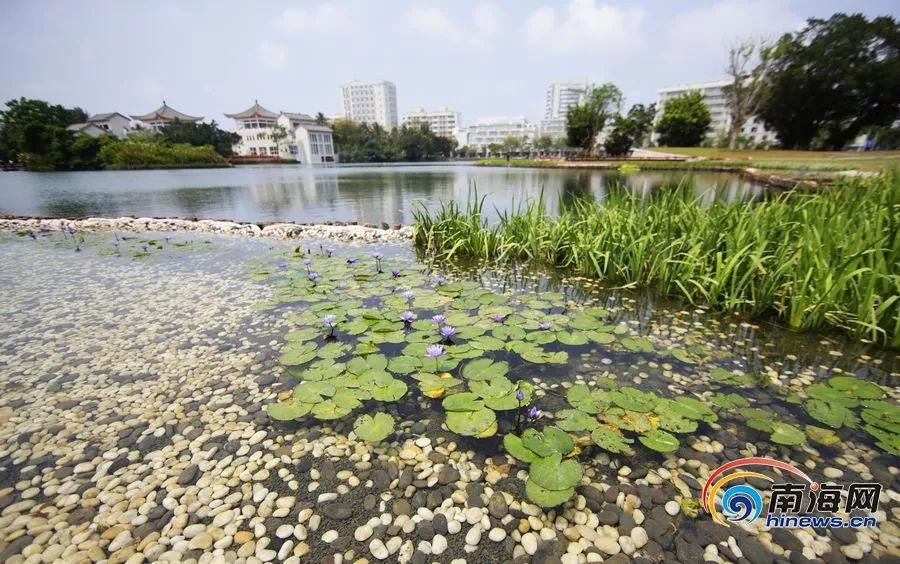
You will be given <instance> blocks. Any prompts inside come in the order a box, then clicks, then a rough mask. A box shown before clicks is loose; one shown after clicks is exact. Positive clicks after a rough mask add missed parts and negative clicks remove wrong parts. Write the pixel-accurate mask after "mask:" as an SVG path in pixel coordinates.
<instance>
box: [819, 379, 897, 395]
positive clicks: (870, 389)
mask: <svg viewBox="0 0 900 564" xmlns="http://www.w3.org/2000/svg"><path fill="white" fill-rule="evenodd" d="M828 385H829V386H831V387H832V388H834V389H836V390H839V391H841V392H844V393H845V394H847V395H849V396H852V397H854V398H860V399H878V398H880V397H881V396H883V395H884V390H882V389H881V387H880V386H879V385H878V384H874V383H872V382H866V381H865V380H860V379H859V378H853V377H852V376H835V377H834V378H829V379H828Z"/></svg>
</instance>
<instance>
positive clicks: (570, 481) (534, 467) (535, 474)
mask: <svg viewBox="0 0 900 564" xmlns="http://www.w3.org/2000/svg"><path fill="white" fill-rule="evenodd" d="M583 473H584V471H583V470H582V469H581V465H580V464H578V462H576V461H575V460H572V459H571V458H567V459H565V460H563V459H562V456H561V455H560V454H559V453H553V454H551V455H550V456H547V457H543V458H538V459H536V460H535V461H534V462H532V463H531V467H530V468H529V469H528V478H529V479H530V480H531V481H533V482H534V483H536V484H537V485H539V486H541V487H542V488H544V489H547V490H553V491H559V490H567V489H569V488H573V487H575V486H576V485H578V482H580V481H581V476H582V475H583Z"/></svg>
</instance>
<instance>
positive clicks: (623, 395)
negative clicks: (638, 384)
mask: <svg viewBox="0 0 900 564" xmlns="http://www.w3.org/2000/svg"><path fill="white" fill-rule="evenodd" d="M609 399H611V400H612V402H613V403H614V404H616V405H618V406H619V407H621V408H622V409H626V410H628V411H637V412H639V413H646V412H648V411H652V410H653V408H654V407H655V406H656V402H657V401H658V398H657V397H656V394H653V393H652V392H647V393H644V392H641V391H640V390H637V389H635V388H619V389H618V390H613V391H611V392H609Z"/></svg>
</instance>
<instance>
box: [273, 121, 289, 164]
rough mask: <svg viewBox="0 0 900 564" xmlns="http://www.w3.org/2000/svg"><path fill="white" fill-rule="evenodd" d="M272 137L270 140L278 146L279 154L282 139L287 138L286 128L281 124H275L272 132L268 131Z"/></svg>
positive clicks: (279, 152)
mask: <svg viewBox="0 0 900 564" xmlns="http://www.w3.org/2000/svg"><path fill="white" fill-rule="evenodd" d="M270 135H271V137H272V141H274V142H275V146H276V147H278V155H279V157H280V156H281V145H282V144H283V143H284V140H285V139H287V138H288V130H287V129H285V127H284V126H283V125H281V124H277V125H275V126H274V127H273V128H272V133H270Z"/></svg>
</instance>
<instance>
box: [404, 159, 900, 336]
mask: <svg viewBox="0 0 900 564" xmlns="http://www.w3.org/2000/svg"><path fill="white" fill-rule="evenodd" d="M483 206H484V200H483V198H482V199H478V197H477V195H476V197H474V198H473V199H471V200H470V201H469V203H468V204H467V205H466V206H465V207H463V206H461V205H459V204H457V203H456V202H450V203H448V204H443V205H442V206H441V208H440V209H438V210H437V211H435V212H429V211H426V210H424V209H418V210H416V212H415V241H416V243H417V245H418V246H419V247H420V248H421V249H424V250H426V251H427V252H430V253H432V254H433V255H435V256H437V257H439V258H442V259H452V258H456V257H467V258H473V257H474V258H480V259H488V260H492V259H496V260H501V261H503V260H529V261H540V262H542V263H546V264H551V265H555V266H558V267H563V268H567V269H571V270H573V271H574V272H577V273H579V274H582V275H587V276H591V277H596V278H599V279H602V280H608V281H610V282H614V283H617V284H625V285H629V286H653V287H655V288H657V289H658V291H659V292H660V293H661V294H663V295H667V296H681V297H684V298H687V299H688V300H689V301H690V302H691V303H694V304H708V305H710V306H712V307H714V308H716V309H718V310H722V311H727V312H733V313H737V314H742V315H749V316H767V315H773V314H774V315H776V316H777V317H778V318H779V319H781V320H782V321H783V322H785V323H786V324H787V325H788V326H790V327H791V328H795V329H801V330H813V329H821V328H827V327H837V328H840V329H843V330H845V331H847V332H849V333H851V334H852V335H854V336H856V337H857V338H860V339H868V340H871V341H873V342H877V343H880V344H883V345H887V346H890V347H893V348H898V347H900V269H898V268H897V265H898V264H900V235H898V233H900V174H898V172H897V171H896V170H892V171H888V172H887V173H886V174H884V175H883V176H881V177H878V178H873V179H853V180H849V181H846V182H842V183H840V184H839V185H838V186H836V187H835V188H833V189H830V190H828V191H826V192H823V193H819V194H814V195H812V194H802V193H798V192H790V193H786V194H782V195H779V196H776V197H772V198H771V199H768V200H765V201H763V202H756V203H754V202H743V203H736V204H728V203H722V202H717V203H714V204H711V205H705V204H702V203H700V202H698V201H697V196H696V195H695V193H694V192H693V189H692V187H691V186H690V185H688V184H686V183H684V182H682V183H681V184H679V185H677V186H671V187H669V188H668V189H664V190H663V191H662V192H661V194H659V195H658V196H653V197H650V198H647V199H642V198H641V197H639V196H634V195H629V194H621V193H618V192H615V191H614V192H612V193H610V195H609V197H608V198H607V199H606V200H605V201H604V202H603V204H602V205H601V204H599V203H596V202H593V201H576V202H575V203H574V204H570V205H567V206H566V207H565V208H564V209H563V211H562V212H561V213H560V215H559V216H558V217H551V216H550V215H548V213H547V212H546V209H545V206H544V202H543V198H540V199H538V200H537V201H530V202H528V203H527V205H525V206H524V207H522V208H520V209H519V210H518V211H516V212H513V213H502V214H500V221H499V222H498V223H497V224H494V225H489V224H488V222H487V220H486V218H485V217H484V215H483Z"/></svg>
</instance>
